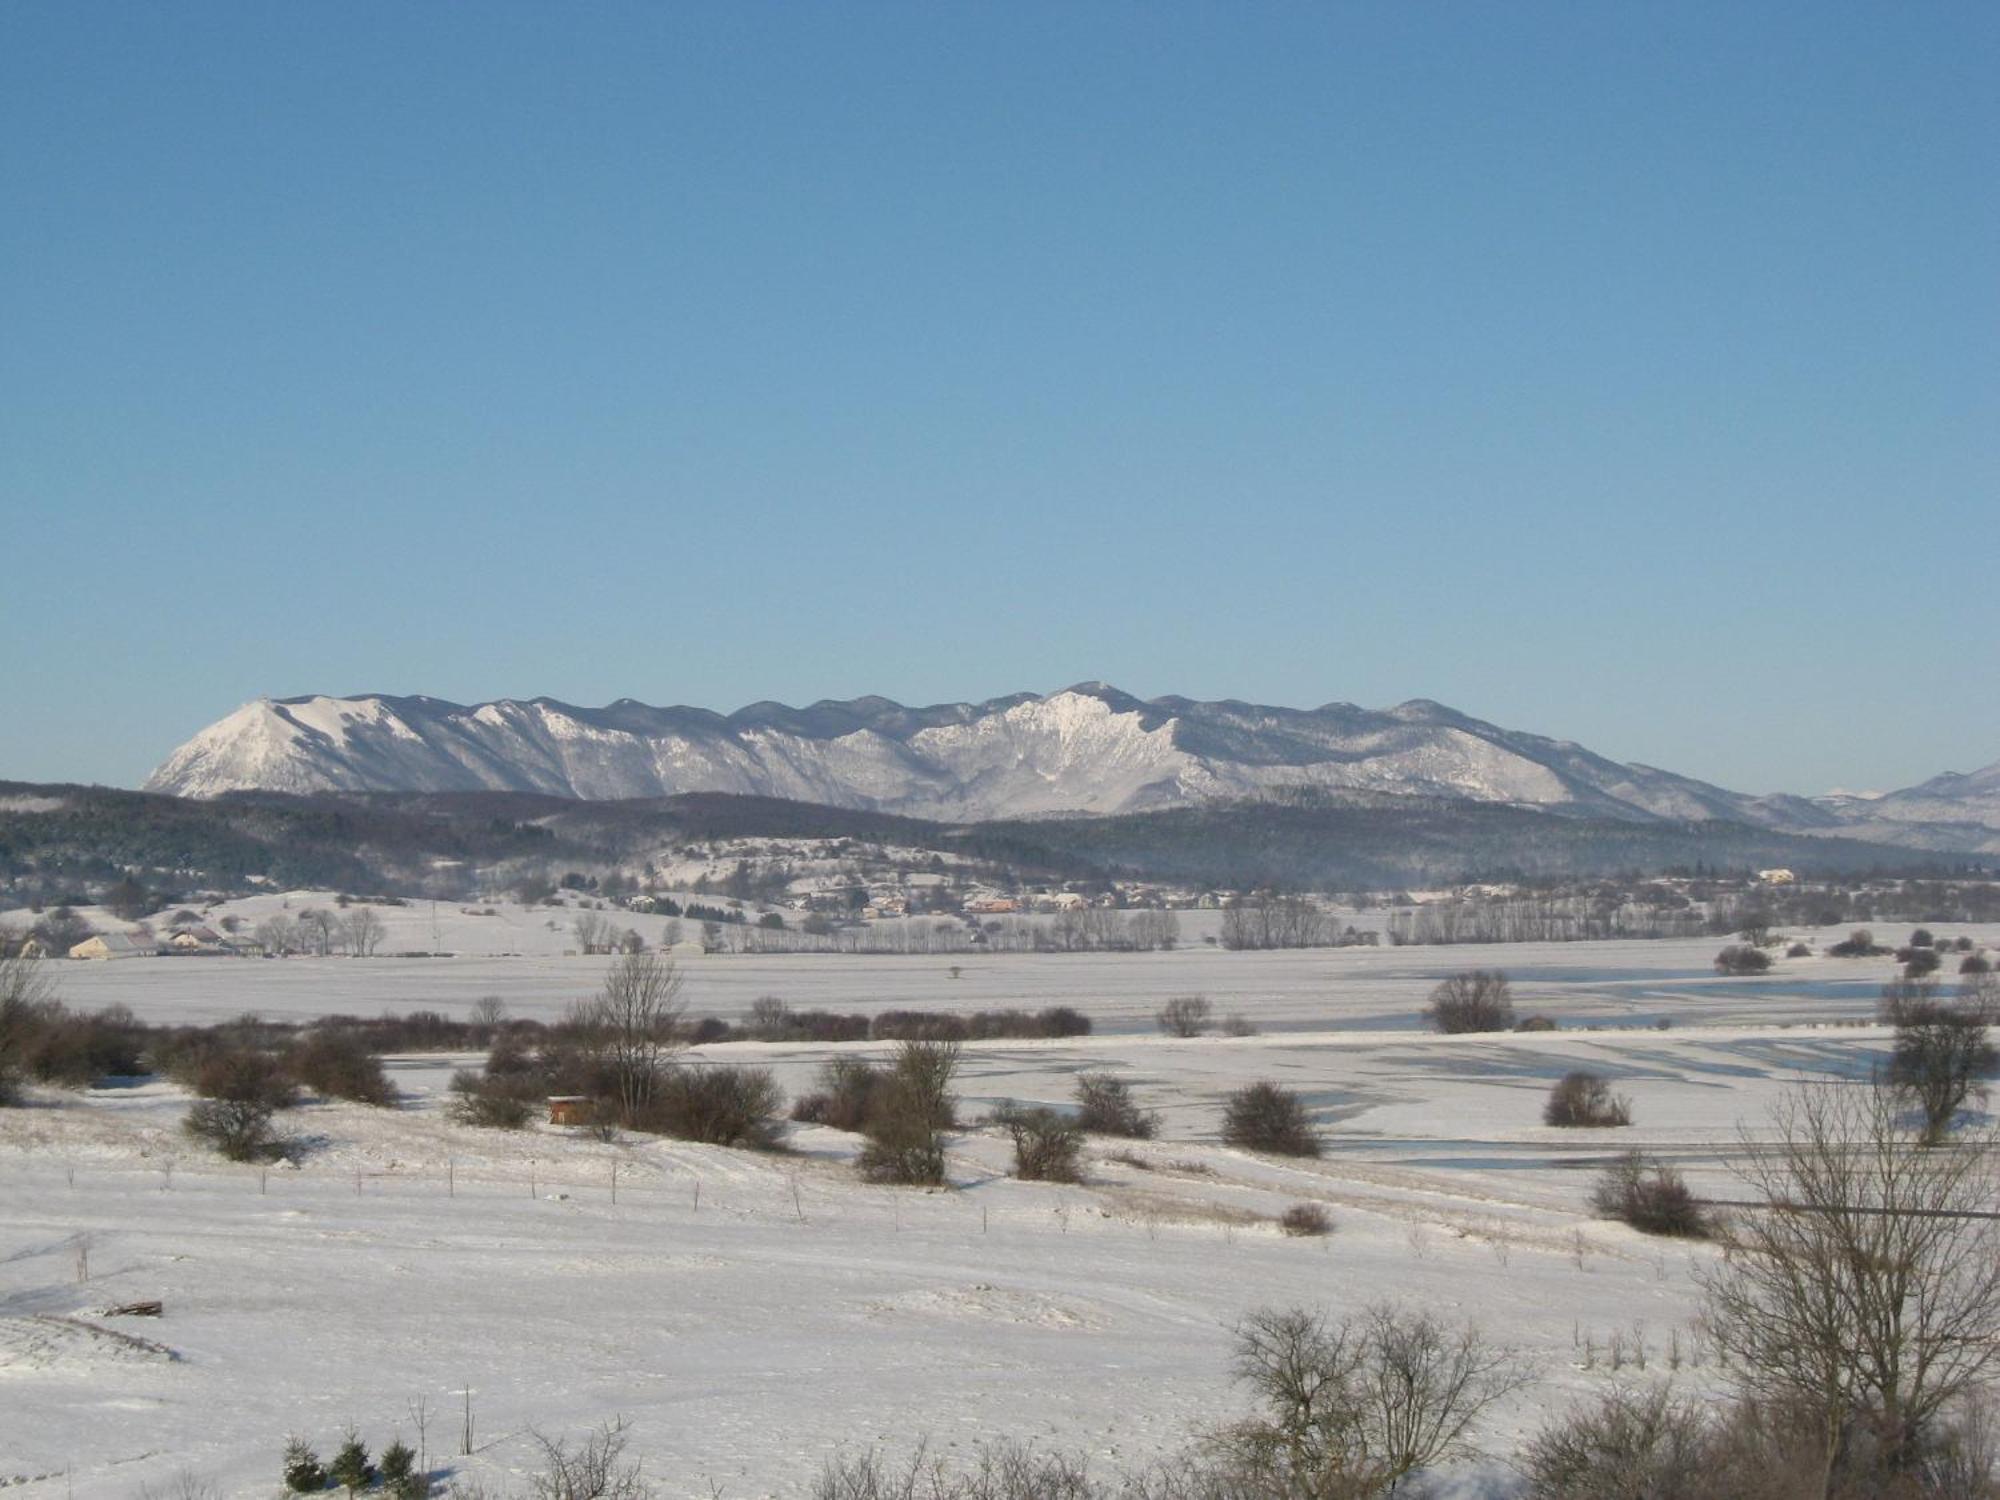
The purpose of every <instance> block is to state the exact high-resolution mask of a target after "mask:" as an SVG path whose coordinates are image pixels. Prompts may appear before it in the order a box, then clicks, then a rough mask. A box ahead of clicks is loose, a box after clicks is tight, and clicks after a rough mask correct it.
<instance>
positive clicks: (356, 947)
mask: <svg viewBox="0 0 2000 1500" xmlns="http://www.w3.org/2000/svg"><path fill="white" fill-rule="evenodd" d="M386 931H387V929H386V928H385V927H384V926H383V925H382V919H381V918H380V917H378V916H376V915H375V908H374V907H372V906H357V907H355V908H354V910H352V911H350V912H349V913H348V914H347V916H346V918H345V919H344V920H343V921H342V922H341V924H340V935H341V939H342V941H343V942H345V943H346V944H347V951H348V952H349V953H351V954H353V955H354V956H355V957H356V958H372V957H374V956H375V950H376V949H377V948H379V947H380V946H381V945H382V938H383V935H384V934H385V933H386Z"/></svg>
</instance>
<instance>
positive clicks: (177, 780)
mask: <svg viewBox="0 0 2000 1500" xmlns="http://www.w3.org/2000/svg"><path fill="white" fill-rule="evenodd" d="M147 789H148V790H151V791H159V792H167V793H172V794H174V795H178V796H187V797H204V798H208V797H217V796H221V795H223V794H226V793H229V792H241V791H277V792H291V793H296V794H300V795H311V794H315V793H321V792H454V791H467V792H469V791H511V792H528V793H539V794H543V795H548V796H555V797H563V798H571V799H578V800H629V799H633V798H654V797H671V796H676V795H680V794H684V793H691V792H728V793H735V794H738V795H743V796H760V797H774V798H782V799H784V800H787V801H793V802H807V803H815V804H820V805H824V806H832V807H843V808H851V809H857V810H868V811H875V812H884V813H894V814H901V815H906V816H911V817H919V818H934V819H950V820H959V819H971V820H982V821H986V820H1004V819H1012V818H1026V817H1038V816H1045V815H1056V814H1064V815H1075V814H1094V815H1099V816H1111V815H1118V814H1124V813H1135V812H1146V811H1154V810H1160V809H1167V808H1192V807H1201V806H1205V805H1209V804H1212V803H1216V802H1231V801H1238V800H1242V799H1246V798H1248V799H1272V798H1278V799H1282V798H1286V797H1297V796H1300V795H1314V796H1321V797H1327V796H1331V797H1336V798H1338V797H1347V798H1350V799H1359V801H1365V800H1366V799H1367V798H1368V797H1370V796H1374V795H1379V794H1384V793H1387V794H1394V795H1397V796H1403V797H1420V798H1430V799H1437V800H1443V801H1452V802H1464V803H1471V804H1491V805H1503V806H1513V807H1521V808H1529V809H1535V810H1539V811H1544V812H1553V813H1559V814H1562V815H1565V816H1569V817H1580V818H1584V819H1589V820H1612V821H1629V822H1641V823H1644V822H1660V821H1664V822H1669V823H1686V822H1705V821H1711V820H1713V821H1721V822H1732V823H1740V824H1744V825H1747V826H1751V827H1759V828H1766V829H1771V830H1774V831H1778V832H1785V833H1804V834H1813V835H1826V834H1840V833H1844V832H1845V831H1847V830H1848V829H1849V828H1854V829H1857V830H1861V831H1862V833H1863V835H1864V836H1865V837H1866V838H1868V839H1869V840H1871V841H1874V842H1882V843H1894V844H1903V845H1907V846H1914V847H1934V848H1943V849H1954V850H1959V851H1966V852H1980V851H1986V852H2000V767H1994V768H1989V769H1988V770H1987V771H1984V772H1979V773H1976V774H1975V775H1973V776H1970V777H1940V778H1937V779H1936V780H1935V781H1933V782H1928V783H1926V784H1925V786H1924V787H1921V788H1914V789H1912V790H1911V791H1909V792H1905V793H1896V794H1892V795H1891V796H1889V797H1885V798H1878V799H1873V800H1869V801H1860V800H1856V799H1838V798H1834V799H1822V800H1819V801H1814V800H1811V799H1807V798H1802V797H1789V796H1764V797H1757V796H1748V795H1745V794H1743V793H1739V792H1732V791H1729V790H1726V789H1724V788H1722V787H1717V786H1712V785H1710V784H1708V783H1707V782H1702V781H1697V780H1694V779H1692V778H1690V777H1685V776H1677V775H1675V774H1673V773H1672V772H1668V771H1662V770H1658V769H1655V768H1653V767H1650V766H1644V765H1637V764H1629V765H1628V764H1622V763H1620V762H1617V761H1613V760H1610V759H1607V758H1606V757H1604V756H1601V755H1597V754H1595V753H1593V752H1591V751H1589V750H1587V749H1585V748H1583V747H1582V746H1580V745H1577V744H1573V743H1571V742H1569V741H1567V740H1557V739H1550V738H1547V737H1545V736H1542V735H1536V734H1528V733H1523V732H1521V731H1517V730H1510V729H1503V728H1500V727H1499V726H1497V725H1493V724H1489V723H1486V722H1484V721H1482V720H1479V719H1474V718H1471V717H1470V716H1468V715H1466V714H1462V713H1459V712H1457V711H1456V710H1454V709H1450V708H1447V707H1445V706H1444V705H1442V704H1439V703H1432V702H1429V701H1427V700H1421V699H1419V700H1415V701H1412V702H1409V703H1403V704H1399V705H1398V706H1396V707H1394V708H1389V709H1380V710H1375V709H1363V708H1357V707H1355V706H1354V705H1352V704H1346V703H1332V704H1326V705H1324V706H1322V707H1319V708H1313V709H1293V708H1277V707H1271V706H1268V705H1262V704H1251V703H1240V702H1236V701H1233V700H1231V701H1224V702H1212V703H1202V702H1195V701H1193V700H1190V699H1186V698H1172V697H1169V698H1154V699H1147V700H1141V699H1138V698H1134V697H1132V696H1131V695H1129V694H1126V693H1123V692H1120V691H1119V690H1118V689H1116V688H1114V687H1110V686H1108V685H1106V684H1104V683H1085V684H1081V685H1079V686H1076V687H1072V688H1068V689H1065V690H1064V691H1062V692H1058V693H1052V694H1049V695H1048V696H1046V697H1042V696H1037V695H1035V694H1031V693H1021V694H1015V695H1013V696H1011V697H1006V698H997V699H993V700H990V701H987V702H983V703H951V704H939V705H934V706H931V707H928V708H907V707H905V706H903V705H901V704H898V703H892V702H890V701H889V700H888V699H886V698H857V699H853V700H851V701H847V702H820V703H815V704H813V705H811V706H810V707H808V708H802V709H795V708H791V707H788V706H786V705H784V704H779V703H758V704H753V705H751V706H750V707H748V708H744V709H740V710H738V711H737V712H735V713H733V714H729V715H727V716H725V715H721V714H716V713H712V712H710V711H708V710H706V709H697V708H653V707H649V706H647V705H645V704H642V703H636V702H633V701H632V700H630V699H623V700H620V701H619V702H617V703H613V704H611V705H609V706H608V707H605V708H578V707H575V706H573V705H570V704H566V703H559V702H556V701H554V700H552V699H547V698H537V699H533V700H530V701H525V702H523V701H517V700H513V699H502V700H500V701H497V702H493V703H483V704H478V705H474V706H470V707H468V706H465V705H461V704H456V703H448V702H445V701H443V700H441V699H436V698H422V697H386V696H381V695H363V696H359V697H353V698H328V697H303V698H286V699H276V700H274V699H259V700H258V701H257V702H254V703H250V704H246V705H245V706H244V707H242V708H240V709H238V710H237V711H236V712H235V713H232V714H230V715H229V716H228V717H227V718H224V719H222V720H220V721H219V722H217V723H215V724H213V725H211V726H210V727H208V728H207V729H204V730H203V731H201V733H199V734H198V735H196V736H195V737H194V738H193V739H192V740H190V741H188V743H187V744H185V745H183V746H181V747H180V748H179V749H178V750H176V751H175V752H174V753H173V754H172V755H170V756H169V757H168V758H167V760H166V761H165V762H164V763H163V764H162V765H161V766H160V768H159V769H158V770H157V771H155V772H154V773H153V775H152V777H151V778H150V779H149V780H148V782H147ZM1359 801H1358V802H1357V805H1359Z"/></svg>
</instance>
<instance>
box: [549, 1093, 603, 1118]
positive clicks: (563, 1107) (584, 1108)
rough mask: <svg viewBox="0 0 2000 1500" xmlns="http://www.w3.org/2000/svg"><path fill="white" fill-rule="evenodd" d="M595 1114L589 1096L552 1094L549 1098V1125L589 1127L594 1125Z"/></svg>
mask: <svg viewBox="0 0 2000 1500" xmlns="http://www.w3.org/2000/svg"><path fill="white" fill-rule="evenodd" d="M593 1113H594V1112H593V1111H592V1109H591V1107H590V1096H589V1095H588V1094H551V1095H550V1096H549V1123H550V1124H551V1125H589V1124H592V1123H593V1118H592V1116H593Z"/></svg>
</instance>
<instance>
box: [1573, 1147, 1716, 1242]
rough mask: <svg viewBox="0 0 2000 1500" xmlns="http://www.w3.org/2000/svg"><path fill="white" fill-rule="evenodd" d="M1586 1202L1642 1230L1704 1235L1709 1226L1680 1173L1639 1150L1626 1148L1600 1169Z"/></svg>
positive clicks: (1707, 1233)
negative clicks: (1588, 1201)
mask: <svg viewBox="0 0 2000 1500" xmlns="http://www.w3.org/2000/svg"><path fill="white" fill-rule="evenodd" d="M1590 1206H1591V1207H1592V1208H1593V1209H1595V1210H1596V1211H1597V1212H1598V1213H1599V1214H1601V1215H1603V1216H1604V1217H1605V1218H1607V1219H1618V1220H1621V1221H1623V1222H1624V1223H1627V1224H1630V1225H1631V1226H1632V1227H1633V1228H1634V1229H1637V1230H1640V1231H1642V1232H1644V1233H1646V1234H1666V1235H1679V1236H1683V1237H1687V1238H1691V1239H1704V1238H1706V1237H1707V1236H1708V1235H1709V1234H1710V1232H1711V1230H1712V1226H1711V1225H1710V1223H1709V1221H1708V1216H1707V1214H1705V1213H1704V1212H1703V1211H1702V1208H1701V1205H1700V1204H1698V1203H1696V1202H1695V1201H1694V1195H1693V1194H1692V1193H1690V1192H1689V1191H1688V1186H1687V1183H1686V1181H1684V1180H1683V1179H1682V1177H1681V1174H1680V1173H1679V1172H1677V1171H1675V1170H1674V1169H1673V1168H1672V1167H1670V1166H1668V1165H1666V1164H1665V1163H1664V1162H1656V1161H1654V1160H1652V1159H1651V1158H1650V1157H1648V1156H1647V1155H1646V1154H1645V1153H1644V1152H1642V1151H1628V1152H1626V1153H1625V1154H1624V1155H1623V1156H1621V1157H1619V1158H1618V1159H1617V1160H1616V1161H1614V1162H1613V1163H1612V1164H1611V1165H1610V1166H1608V1167H1606V1168H1605V1169H1604V1171H1603V1173H1602V1174H1601V1175H1600V1176H1599V1178H1598V1180H1597V1186H1596V1187H1595V1188H1594V1189H1593V1190H1592V1192H1591V1195H1590Z"/></svg>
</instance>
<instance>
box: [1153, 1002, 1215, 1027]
mask: <svg viewBox="0 0 2000 1500" xmlns="http://www.w3.org/2000/svg"><path fill="white" fill-rule="evenodd" d="M1212 1014H1213V1012H1212V1009H1211V1007H1210V1005H1209V1003H1208V997H1207V996H1206V995H1176V996H1174V997H1173V998H1172V999H1171V1000H1169V1001H1168V1002H1167V1003H1166V1004H1165V1005H1163V1006H1161V1007H1160V1010H1159V1014H1158V1015H1157V1016H1155V1017H1154V1020H1156V1021H1157V1022H1158V1023H1159V1026H1160V1030H1162V1031H1164V1032H1165V1033H1166V1034H1167V1035H1168V1036H1178V1037H1196V1036H1200V1035H1201V1034H1202V1033H1203V1032H1204V1031H1206V1030H1208V1023H1209V1018H1210V1016H1211V1015H1212Z"/></svg>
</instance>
